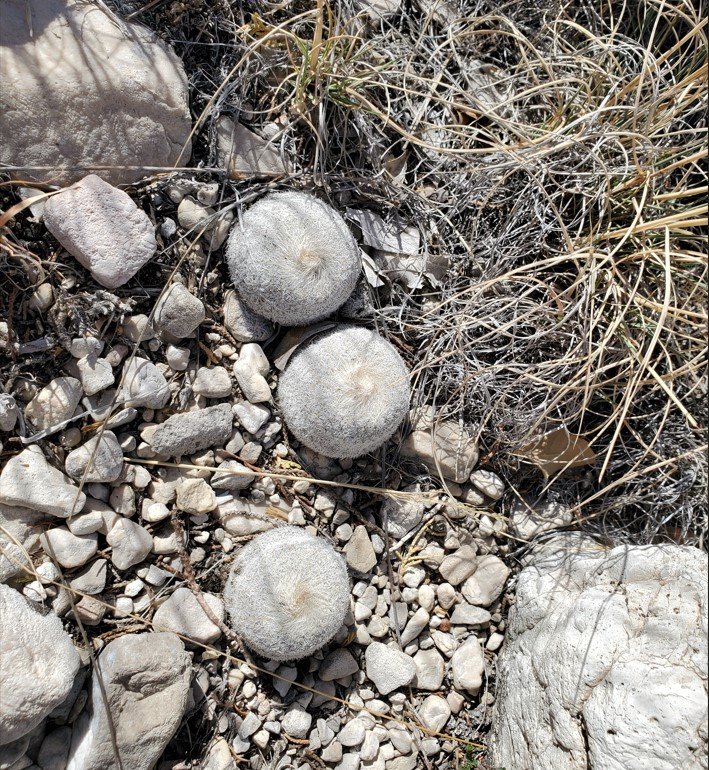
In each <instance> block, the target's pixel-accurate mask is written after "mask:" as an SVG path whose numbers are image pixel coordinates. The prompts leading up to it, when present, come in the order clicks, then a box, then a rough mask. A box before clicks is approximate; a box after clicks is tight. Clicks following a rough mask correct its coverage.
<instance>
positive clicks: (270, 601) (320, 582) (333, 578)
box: [223, 526, 350, 660]
mask: <svg viewBox="0 0 709 770" xmlns="http://www.w3.org/2000/svg"><path fill="white" fill-rule="evenodd" d="M223 598H224V604H225V606H226V609H227V611H228V613H229V617H230V619H231V625H232V627H233V628H234V630H235V631H236V632H237V633H238V634H239V635H240V636H241V637H242V639H243V640H244V642H246V644H247V645H248V646H249V647H251V648H252V649H253V650H254V651H255V652H257V653H258V654H259V655H262V656H264V657H265V658H270V659H271V660H297V659H298V658H304V657H306V656H307V655H311V654H312V653H313V652H315V651H316V650H318V649H320V647H322V646H323V645H325V644H327V643H328V642H329V641H330V639H332V637H333V636H334V635H335V634H336V633H337V631H338V630H339V629H340V627H341V626H342V623H343V622H344V619H345V615H346V614H347V610H348V608H349V601H350V582H349V577H348V575H347V567H346V565H345V561H344V559H343V558H342V556H340V554H338V553H337V551H335V549H334V548H333V547H332V546H331V545H330V544H329V543H328V542H327V541H326V540H324V539H322V538H318V537H313V536H312V535H309V534H308V533H307V532H306V531H305V530H303V529H300V528H298V527H290V526H287V527H278V528H277V529H272V530H269V531H268V532H263V533H262V534H260V535H257V536H256V537H255V538H254V539H253V540H252V541H251V542H250V543H249V544H248V545H246V546H244V548H242V549H241V550H240V551H239V553H238V554H237V556H236V559H235V560H234V564H233V565H232V569H231V573H230V575H229V579H228V580H227V583H226V585H225V587H224V594H223Z"/></svg>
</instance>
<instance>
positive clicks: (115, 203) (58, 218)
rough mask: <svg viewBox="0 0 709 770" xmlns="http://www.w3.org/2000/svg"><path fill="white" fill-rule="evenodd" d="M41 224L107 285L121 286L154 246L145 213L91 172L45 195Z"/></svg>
mask: <svg viewBox="0 0 709 770" xmlns="http://www.w3.org/2000/svg"><path fill="white" fill-rule="evenodd" d="M44 224H45V225H46V226H47V230H49V232H50V233H51V234H52V235H53V236H54V237H55V238H56V239H57V240H58V241H59V243H61V245H62V246H63V247H64V248H65V249H66V250H67V251H68V252H69V253H70V254H71V255H72V256H73V257H75V258H76V260H77V261H78V262H80V263H81V264H82V265H83V266H84V267H85V268H86V269H87V270H88V271H89V272H90V273H91V277H92V278H93V279H94V280H95V281H96V282H97V283H100V284H101V286H105V287H106V288H107V289H115V288H117V287H118V286H123V284H124V283H126V282H127V281H129V280H130V279H131V278H132V277H133V276H134V275H135V274H136V273H137V272H138V270H140V268H141V267H143V265H144V264H145V263H146V262H148V261H149V260H150V259H151V258H152V256H153V255H154V254H155V251H156V249H157V243H156V241H155V232H154V230H153V224H152V222H151V221H150V219H149V218H148V215H147V214H146V213H145V212H144V211H143V210H142V209H139V208H138V207H137V206H136V205H135V203H134V202H133V201H132V200H131V199H130V197H129V196H128V195H127V194H126V193H124V192H123V190H119V189H118V188H117V187H112V186H111V185H110V184H108V183H106V182H104V181H103V179H101V178H100V177H98V176H96V175H95V174H90V175H89V176H86V177H84V178H83V179H82V180H81V181H80V182H77V183H76V184H74V185H72V186H71V187H68V188H67V189H66V190H62V191H61V192H60V193H57V194H56V195H53V196H52V197H51V198H49V200H48V201H47V202H46V204H45V206H44Z"/></svg>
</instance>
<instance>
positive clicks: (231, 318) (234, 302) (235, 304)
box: [224, 291, 273, 342]
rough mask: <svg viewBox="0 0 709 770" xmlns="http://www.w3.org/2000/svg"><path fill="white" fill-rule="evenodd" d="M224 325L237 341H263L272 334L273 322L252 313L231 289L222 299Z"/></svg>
mask: <svg viewBox="0 0 709 770" xmlns="http://www.w3.org/2000/svg"><path fill="white" fill-rule="evenodd" d="M224 326H226V328H227V329H228V330H229V331H230V332H231V333H232V335H233V336H234V337H236V339H237V340H239V342H263V341H264V340H267V339H268V338H269V337H270V336H271V335H272V334H273V324H272V323H271V322H270V321H269V320H268V319H267V318H264V317H263V316H260V315H257V314H256V313H254V311H253V310H251V309H250V308H249V307H248V305H246V303H245V302H244V301H243V300H242V299H241V298H240V297H239V295H238V294H237V293H236V292H233V291H230V292H227V295H226V299H225V300H224Z"/></svg>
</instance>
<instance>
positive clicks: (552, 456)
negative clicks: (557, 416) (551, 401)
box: [515, 425, 596, 478]
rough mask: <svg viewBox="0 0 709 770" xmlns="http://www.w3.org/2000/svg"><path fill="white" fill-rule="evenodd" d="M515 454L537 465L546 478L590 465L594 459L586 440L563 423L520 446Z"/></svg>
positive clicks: (593, 453) (594, 455)
mask: <svg viewBox="0 0 709 770" xmlns="http://www.w3.org/2000/svg"><path fill="white" fill-rule="evenodd" d="M515 454H516V455H517V456H519V457H522V458H523V459H525V460H528V461H529V462H531V463H534V464H535V465H537V466H538V467H539V468H540V470H541V471H542V473H543V474H544V476H546V477H547V478H548V477H549V476H551V475H552V474H553V473H557V472H558V471H563V470H566V469H567V468H578V467H580V466H582V465H592V464H593V463H594V462H595V460H596V453H595V452H594V451H593V450H592V449H591V446H590V445H589V443H588V441H586V439H585V438H582V437H581V436H578V435H576V434H575V433H569V431H568V430H567V429H566V428H565V427H564V426H563V425H562V426H561V427H560V428H556V429H554V430H552V431H550V432H549V433H545V434H544V435H543V436H540V437H539V438H538V439H535V440H534V441H533V442H532V443H530V444H527V445H526V446H523V447H520V448H519V449H518V450H517V451H516V452H515Z"/></svg>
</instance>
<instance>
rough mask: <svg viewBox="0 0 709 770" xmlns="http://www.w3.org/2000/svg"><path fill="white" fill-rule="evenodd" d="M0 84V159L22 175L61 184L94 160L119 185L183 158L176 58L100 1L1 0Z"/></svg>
mask: <svg viewBox="0 0 709 770" xmlns="http://www.w3.org/2000/svg"><path fill="white" fill-rule="evenodd" d="M0 82H1V83H2V84H3V87H2V89H1V90H0V136H2V137H3V141H2V145H1V146H0V162H2V164H3V165H12V166H22V167H23V168H22V169H18V170H17V171H15V172H13V174H14V175H15V176H17V177H18V178H20V179H31V180H34V181H38V182H48V183H50V184H60V185H65V184H71V183H72V182H75V181H77V180H78V179H81V177H83V176H84V175H85V174H87V173H90V172H91V171H92V168H93V167H97V168H96V173H98V174H100V175H101V176H102V177H103V178H105V179H106V180H108V181H110V182H112V183H113V184H121V183H126V182H132V181H135V180H137V179H141V178H142V177H143V176H146V175H147V174H150V173H151V171H150V170H149V168H150V167H163V168H164V167H172V166H174V165H184V164H186V163H187V162H188V161H189V157H190V151H191V150H190V143H189V134H190V130H191V119H190V112H189V104H188V90H187V77H186V75H185V71H184V68H183V66H182V62H181V61H180V59H179V58H178V57H177V56H176V55H175V53H174V52H173V51H172V50H171V49H170V48H169V47H168V46H167V45H165V44H164V43H162V42H161V41H160V40H159V39H158V38H157V37H156V36H155V35H154V34H153V33H152V32H149V31H148V30H147V29H146V28H145V27H143V26H141V25H140V24H135V23H129V22H125V21H123V20H121V19H119V18H118V16H116V15H115V14H112V13H109V12H108V11H107V10H104V9H103V8H101V7H99V6H98V5H97V4H96V3H90V2H85V0H68V2H67V0H3V3H2V25H0ZM183 147H184V150H183ZM28 167H29V168H28ZM98 167H101V168H98Z"/></svg>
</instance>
